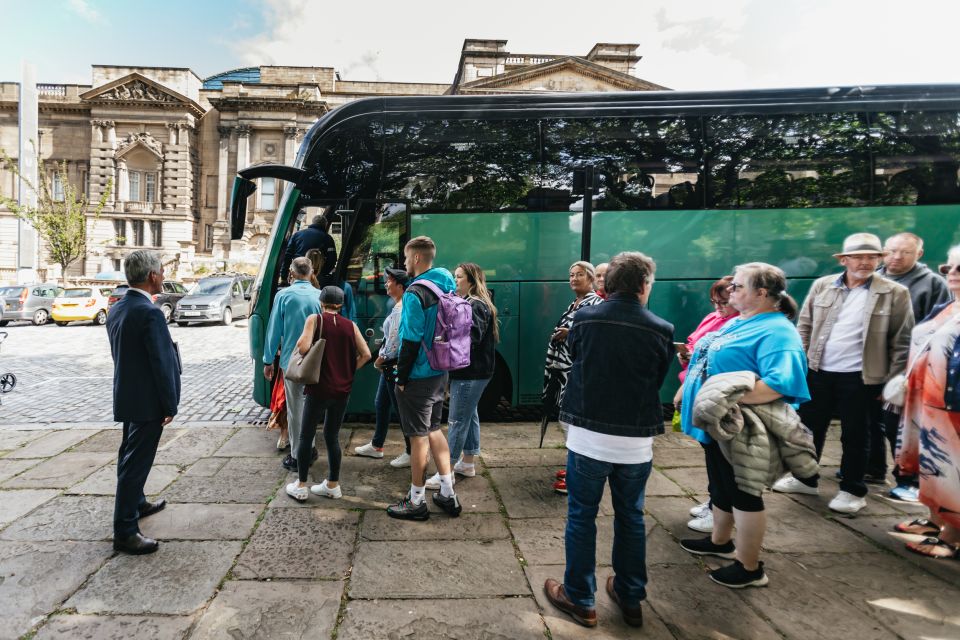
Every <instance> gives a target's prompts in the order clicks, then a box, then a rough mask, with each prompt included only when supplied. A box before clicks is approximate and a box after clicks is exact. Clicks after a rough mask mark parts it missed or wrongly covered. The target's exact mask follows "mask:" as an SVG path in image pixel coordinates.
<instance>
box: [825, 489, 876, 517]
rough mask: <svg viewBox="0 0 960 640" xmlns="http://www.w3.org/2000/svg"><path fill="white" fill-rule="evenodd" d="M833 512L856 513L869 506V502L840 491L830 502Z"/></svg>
mask: <svg viewBox="0 0 960 640" xmlns="http://www.w3.org/2000/svg"><path fill="white" fill-rule="evenodd" d="M827 506H828V507H830V509H831V510H832V511H836V512H837V513H851V514H852V513H856V512H858V511H860V509H863V508H864V507H865V506H867V501H866V499H864V498H858V497H857V496H855V495H853V494H852V493H848V492H846V491H840V492H838V493H837V495H836V496H834V498H833V500H831V501H830V504H829V505H827Z"/></svg>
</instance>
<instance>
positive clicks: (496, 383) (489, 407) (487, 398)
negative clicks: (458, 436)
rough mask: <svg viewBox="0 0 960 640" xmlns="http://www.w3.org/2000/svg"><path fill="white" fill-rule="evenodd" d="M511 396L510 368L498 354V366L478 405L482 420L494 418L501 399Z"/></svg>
mask: <svg viewBox="0 0 960 640" xmlns="http://www.w3.org/2000/svg"><path fill="white" fill-rule="evenodd" d="M504 396H506V397H507V398H508V399H509V396H510V370H509V369H507V365H506V364H505V363H504V362H503V360H501V359H500V356H499V355H497V366H496V369H495V370H494V372H493V378H491V379H490V382H489V384H487V388H486V389H484V390H483V395H482V396H480V404H479V405H477V413H479V414H480V419H481V420H490V419H492V418H493V417H494V416H495V414H496V411H497V407H499V406H500V400H501V399H502V398H503V397H504Z"/></svg>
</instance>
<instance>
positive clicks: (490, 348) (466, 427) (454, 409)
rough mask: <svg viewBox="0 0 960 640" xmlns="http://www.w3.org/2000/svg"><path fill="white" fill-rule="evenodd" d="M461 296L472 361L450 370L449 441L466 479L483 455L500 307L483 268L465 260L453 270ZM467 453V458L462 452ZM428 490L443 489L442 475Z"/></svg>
mask: <svg viewBox="0 0 960 640" xmlns="http://www.w3.org/2000/svg"><path fill="white" fill-rule="evenodd" d="M453 278H454V280H455V281H456V283H457V295H459V296H460V297H461V298H466V299H467V300H469V301H470V307H471V308H472V309H473V328H472V329H471V330H470V364H469V365H468V366H466V367H464V368H463V369H457V370H456V371H451V372H450V414H449V417H448V425H449V428H448V431H447V441H448V442H449V444H450V464H451V466H452V467H453V472H454V473H455V474H459V475H461V476H464V477H466V478H472V477H473V476H475V475H477V471H476V466H475V464H476V463H475V460H476V457H477V456H478V455H480V414H479V413H478V411H477V407H478V405H479V404H480V397H481V396H482V395H483V390H484V389H486V388H487V384H489V382H490V379H491V378H492V377H493V372H494V369H495V368H496V350H497V343H498V342H500V328H499V326H498V321H497V308H496V307H495V306H494V304H493V300H492V299H491V297H490V292H489V291H488V290H487V279H486V277H485V276H484V275H483V269H481V268H480V266H479V265H476V264H474V263H472V262H463V263H461V264H460V265H458V266H457V268H456V271H454V273H453ZM461 453H462V454H463V460H460V455H461ZM426 486H427V488H428V489H439V488H440V475H439V474H435V475H434V476H433V477H432V478H430V479H429V480H427V485H426Z"/></svg>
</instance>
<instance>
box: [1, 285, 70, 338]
mask: <svg viewBox="0 0 960 640" xmlns="http://www.w3.org/2000/svg"><path fill="white" fill-rule="evenodd" d="M62 291H63V289H62V288H61V287H60V286H59V285H57V284H52V283H46V284H31V285H17V286H14V287H2V288H0V308H2V309H3V319H2V320H0V327H5V326H7V324H9V323H10V322H13V321H15V320H26V321H28V322H32V323H33V324H35V325H38V326H39V325H42V324H47V323H48V322H50V312H51V310H52V309H53V301H54V299H55V298H56V297H57V296H58V295H60V293H61V292H62Z"/></svg>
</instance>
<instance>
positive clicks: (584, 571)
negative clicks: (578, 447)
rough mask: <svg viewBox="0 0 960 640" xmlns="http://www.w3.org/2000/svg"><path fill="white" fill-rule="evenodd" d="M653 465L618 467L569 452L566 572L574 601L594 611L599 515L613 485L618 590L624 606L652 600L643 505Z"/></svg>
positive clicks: (565, 580)
mask: <svg viewBox="0 0 960 640" xmlns="http://www.w3.org/2000/svg"><path fill="white" fill-rule="evenodd" d="M652 466H653V463H652V462H644V463H642V464H613V463H611V462H601V461H599V460H594V459H593V458H588V457H587V456H582V455H580V454H579V453H574V452H573V451H569V452H567V492H568V494H567V531H566V536H565V544H566V556H567V570H566V573H565V574H564V577H563V587H564V589H565V590H566V592H567V595H568V596H569V597H570V600H571V602H573V604H575V605H577V606H578V607H585V608H588V609H592V608H593V606H594V604H595V601H594V596H593V594H594V593H596V591H597V577H596V562H597V511H598V510H599V509H600V498H602V497H603V487H604V485H605V484H606V483H607V481H608V480H609V482H610V494H611V496H612V498H613V511H614V514H615V515H614V521H613V571H614V573H615V574H616V578H615V579H614V581H613V588H614V590H615V591H616V592H617V595H618V596H620V602H621V603H622V604H623V606H625V607H635V606H637V605H638V604H639V603H640V601H641V600H645V599H646V597H647V589H646V586H647V534H646V529H644V524H643V500H644V491H645V490H646V487H647V478H649V477H650V469H651V468H652Z"/></svg>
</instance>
